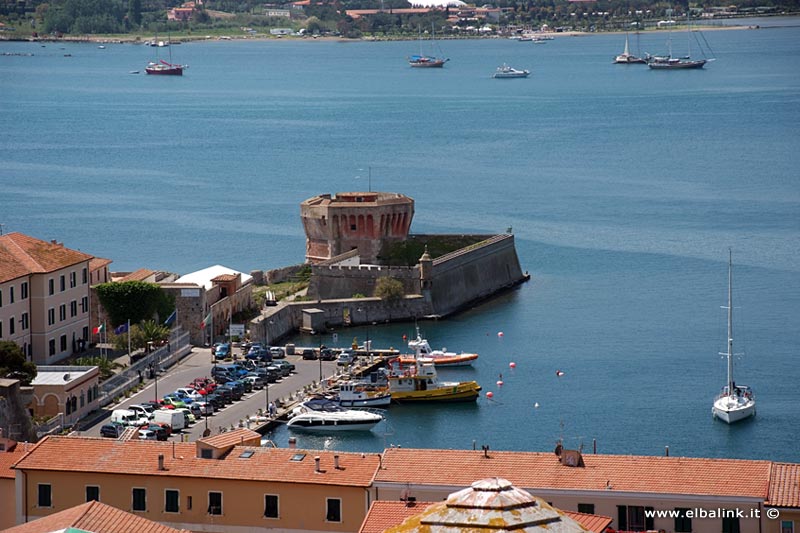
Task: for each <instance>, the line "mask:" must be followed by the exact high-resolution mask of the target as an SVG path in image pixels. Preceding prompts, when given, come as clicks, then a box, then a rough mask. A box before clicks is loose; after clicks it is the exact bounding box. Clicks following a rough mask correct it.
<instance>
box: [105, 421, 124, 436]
mask: <svg viewBox="0 0 800 533" xmlns="http://www.w3.org/2000/svg"><path fill="white" fill-rule="evenodd" d="M124 431H125V426H123V425H122V424H103V425H102V426H101V427H100V436H101V437H110V438H112V439H116V438H118V437H119V436H120V435H122V433H123V432H124Z"/></svg>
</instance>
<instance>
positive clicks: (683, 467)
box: [375, 448, 771, 501]
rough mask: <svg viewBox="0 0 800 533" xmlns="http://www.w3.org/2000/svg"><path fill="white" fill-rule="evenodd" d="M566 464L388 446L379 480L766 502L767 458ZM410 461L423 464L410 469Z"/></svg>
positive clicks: (532, 455) (525, 456) (635, 458)
mask: <svg viewBox="0 0 800 533" xmlns="http://www.w3.org/2000/svg"><path fill="white" fill-rule="evenodd" d="M583 460H584V462H585V464H586V466H585V467H568V466H565V465H562V464H561V463H559V462H558V459H557V458H556V457H555V455H553V454H552V453H542V452H508V451H490V452H489V457H488V458H486V457H484V454H483V452H482V451H471V450H415V449H409V448H389V449H387V450H385V452H384V458H383V467H382V468H381V469H380V470H379V471H378V473H377V474H376V476H375V481H376V482H389V483H398V484H400V483H402V484H404V485H405V484H413V485H439V484H446V485H448V486H461V487H463V486H467V485H469V484H470V483H472V481H473V480H475V479H480V478H483V477H486V476H498V477H502V478H505V479H508V480H510V481H511V482H512V483H513V484H514V485H516V486H517V487H520V488H524V489H526V490H528V491H529V492H531V493H533V494H536V493H537V489H539V490H548V489H555V490H586V491H594V490H597V491H605V490H614V491H618V492H635V493H656V494H694V495H717V496H736V497H752V498H758V499H760V500H762V501H763V500H765V499H766V498H767V496H768V491H769V479H770V465H771V463H770V462H769V461H750V460H737V459H704V458H687V457H674V456H673V457H664V456H653V457H651V456H640V455H593V454H586V455H584V456H583ZM409 464H416V465H419V467H418V468H408V465H409Z"/></svg>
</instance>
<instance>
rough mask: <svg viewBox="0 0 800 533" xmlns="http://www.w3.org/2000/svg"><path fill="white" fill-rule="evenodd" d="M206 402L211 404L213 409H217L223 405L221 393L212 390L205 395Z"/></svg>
mask: <svg viewBox="0 0 800 533" xmlns="http://www.w3.org/2000/svg"><path fill="white" fill-rule="evenodd" d="M198 403H200V402H198ZM206 403H209V404H211V406H212V407H213V408H214V411H219V410H220V409H222V408H223V407H225V398H224V397H223V396H222V394H219V393H217V392H216V391H214V392H212V393H211V394H208V395H207V396H206Z"/></svg>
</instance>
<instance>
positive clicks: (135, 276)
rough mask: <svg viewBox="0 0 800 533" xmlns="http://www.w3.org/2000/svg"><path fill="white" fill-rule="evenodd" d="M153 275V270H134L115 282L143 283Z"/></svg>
mask: <svg viewBox="0 0 800 533" xmlns="http://www.w3.org/2000/svg"><path fill="white" fill-rule="evenodd" d="M153 274H155V270H150V269H148V268H140V269H139V270H135V271H133V272H131V273H130V274H126V275H125V276H122V277H121V278H119V279H118V280H116V281H144V280H146V279H147V278H149V277H150V276H152V275H153Z"/></svg>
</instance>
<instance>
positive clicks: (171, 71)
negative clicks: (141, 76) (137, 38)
mask: <svg viewBox="0 0 800 533" xmlns="http://www.w3.org/2000/svg"><path fill="white" fill-rule="evenodd" d="M159 46H161V45H160V44H159ZM187 68H189V65H178V64H177V63H173V62H172V47H171V46H170V47H169V62H166V61H164V60H163V59H159V58H158V54H156V60H155V61H151V62H150V63H148V64H147V67H145V69H144V71H145V72H146V73H148V74H156V75H162V76H183V71H184V69H187Z"/></svg>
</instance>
